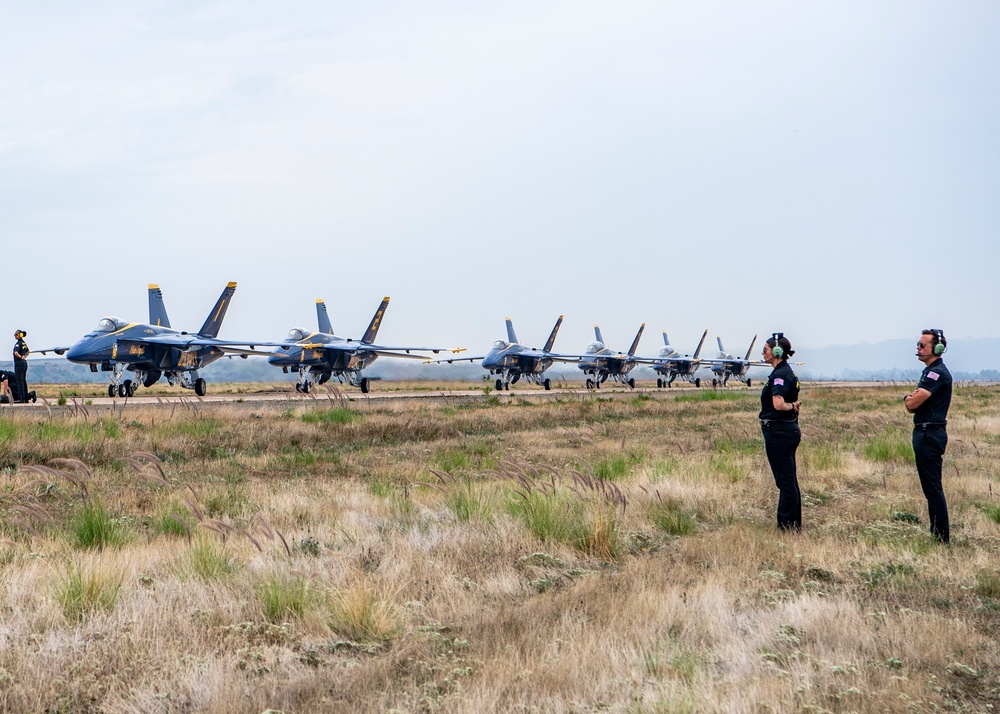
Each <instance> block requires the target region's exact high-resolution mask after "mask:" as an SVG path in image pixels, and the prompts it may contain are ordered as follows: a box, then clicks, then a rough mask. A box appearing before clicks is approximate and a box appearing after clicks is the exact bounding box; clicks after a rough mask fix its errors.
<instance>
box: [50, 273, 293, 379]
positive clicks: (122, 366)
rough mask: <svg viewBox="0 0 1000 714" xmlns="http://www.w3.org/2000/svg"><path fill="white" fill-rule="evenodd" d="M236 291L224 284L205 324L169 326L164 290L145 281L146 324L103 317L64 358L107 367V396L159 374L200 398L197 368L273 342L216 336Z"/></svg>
mask: <svg viewBox="0 0 1000 714" xmlns="http://www.w3.org/2000/svg"><path fill="white" fill-rule="evenodd" d="M235 292H236V283H229V284H228V285H227V286H226V289H225V290H223V291H222V295H220V296H219V300H218V301H217V302H216V303H215V307H213V308H212V311H211V312H210V313H209V314H208V317H207V318H206V320H205V324H203V325H202V326H201V328H200V329H199V330H198V331H197V332H195V333H189V332H179V331H177V330H173V329H171V328H170V320H169V318H168V317H167V311H166V308H165V307H164V305H163V293H162V292H161V291H160V288H159V286H157V285H150V286H149V324H148V325H146V324H142V323H137V322H126V321H125V320H122V319H121V318H118V317H105V318H103V319H101V321H100V322H99V323H98V324H97V327H96V328H94V330H93V331H92V332H88V333H87V334H86V335H84V336H83V337H82V338H81V339H80V340H79V341H78V342H77V343H76V344H75V345H73V346H72V347H70V348H69V349H68V351H67V352H66V359H68V360H69V361H70V362H76V363H79V364H89V365H90V369H91V371H92V372H97V371H99V370H100V371H102V372H110V373H111V374H110V375H109V376H110V378H111V384H110V385H108V396H109V397H113V396H115V395H116V394H117V395H118V396H120V397H130V396H132V395H133V394H135V390H136V385H137V383H141V384H142V385H143V386H144V387H151V386H153V384H155V383H156V382H157V381H158V380H159V379H160V377H161V376H165V377H166V378H167V381H168V382H169V383H170V385H171V386H173V385H174V384H180V386H181V387H183V388H185V389H193V390H194V393H195V394H197V395H198V396H199V397H203V396H205V392H206V391H207V386H206V383H205V380H204V379H202V378H201V377H200V376H199V375H198V370H199V369H201V368H202V367H204V366H206V365H208V364H211V363H212V362H214V361H216V360H217V359H219V358H220V357H223V356H224V355H240V356H241V357H247V356H249V355H260V356H265V357H266V356H267V354H268V353H267V352H257V351H255V350H254V347H255V346H272V345H276V344H278V343H275V342H234V341H230V340H220V339H218V337H217V335H218V334H219V328H220V327H222V320H223V318H225V316H226V310H227V309H228V307H229V303H230V301H231V299H232V297H233V293H235ZM126 371H128V372H132V373H133V374H134V375H135V379H134V380H133V379H125V380H122V377H123V376H124V375H125V372H126Z"/></svg>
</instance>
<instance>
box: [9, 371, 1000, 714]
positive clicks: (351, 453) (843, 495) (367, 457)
mask: <svg viewBox="0 0 1000 714" xmlns="http://www.w3.org/2000/svg"><path fill="white" fill-rule="evenodd" d="M896 391H898V390H892V389H877V388H867V389H819V388H814V389H807V390H806V391H805V392H804V396H805V408H804V411H803V417H802V419H803V432H804V442H803V446H802V449H801V450H800V458H799V465H800V482H801V486H802V489H803V492H804V495H805V508H804V514H803V515H804V531H803V532H802V533H801V534H798V535H792V534H780V533H778V532H777V531H776V530H775V529H774V527H773V509H774V504H775V501H776V492H775V489H774V485H773V481H772V479H771V475H770V472H769V470H768V468H767V464H766V460H765V459H764V456H763V449H762V444H761V442H760V437H759V431H758V428H757V424H756V419H755V412H756V407H755V404H756V396H755V394H754V393H750V392H741V391H738V390H730V392H729V393H728V394H727V396H726V398H725V399H721V400H715V401H703V400H699V399H697V398H696V399H687V400H686V399H675V395H672V394H668V393H664V392H660V393H654V395H653V398H652V399H645V398H643V397H641V396H638V397H637V395H636V394H624V395H615V396H609V395H603V394H602V395H600V398H580V397H576V396H565V397H559V396H558V395H555V396H553V395H545V399H544V400H543V401H538V402H535V401H530V400H524V399H516V398H515V399H511V400H510V402H509V403H507V401H506V400H505V401H504V403H502V404H494V403H491V402H490V401H489V399H488V397H486V396H485V395H483V394H473V395H471V396H470V397H469V398H467V399H465V400H462V399H458V398H451V399H448V400H444V401H440V402H433V403H426V402H422V403H412V402H390V403H385V404H383V403H376V402H374V401H372V402H369V401H365V400H358V401H353V402H350V403H349V404H348V405H347V407H346V410H347V412H346V413H344V412H343V410H344V407H343V406H342V405H341V406H338V405H336V404H334V403H331V402H321V401H317V402H316V403H311V402H296V403H288V404H276V405H273V406H267V405H253V406H249V405H224V406H223V405H218V406H209V405H197V406H181V407H169V406H168V407H156V408H154V407H141V406H137V405H130V406H129V407H128V408H126V409H125V410H124V411H118V412H114V413H112V412H111V410H98V409H91V410H90V411H89V413H83V412H81V411H79V410H76V411H72V412H69V413H64V412H54V413H53V414H52V415H51V416H50V415H48V414H47V413H41V414H40V413H31V414H29V413H26V412H18V411H13V410H10V411H4V412H3V414H2V415H0V466H2V467H3V468H4V474H5V479H6V481H5V485H4V489H3V491H2V507H3V520H2V522H0V539H2V540H0V574H2V586H0V606H2V612H3V613H4V616H3V618H2V620H0V621H2V624H3V628H2V632H3V636H4V642H5V647H4V648H3V649H2V650H0V708H2V709H3V710H4V711H45V710H56V711H111V712H119V711H121V712H126V711H128V712H131V711H246V712H259V711H262V710H264V709H267V708H272V709H277V710H284V711H317V710H328V711H335V710H374V711H380V710H387V709H396V710H400V711H592V710H600V709H609V710H612V711H636V712H639V711H650V712H657V711H662V712H675V711H680V712H683V711H689V712H705V711H709V712H713V711H718V712H760V711H815V712H819V711H829V712H848V711H856V712H882V711H899V712H904V711H906V712H909V711H942V710H944V711H969V712H973V711H975V712H979V711H988V710H989V708H990V707H991V706H992V707H997V706H1000V689H998V688H1000V679H998V666H1000V655H998V651H997V648H996V644H995V643H996V639H997V635H998V625H997V622H998V613H1000V600H998V595H997V593H1000V584H998V583H1000V566H998V565H997V563H998V562H1000V561H998V551H1000V524H998V523H997V522H996V521H995V520H994V519H993V518H992V517H990V515H989V513H990V509H991V508H994V509H995V508H996V507H997V506H998V505H1000V494H998V484H997V483H996V481H997V478H996V472H995V467H994V464H995V463H996V459H997V458H998V457H1000V417H998V416H997V414H998V412H1000V410H998V409H997V407H998V406H1000V390H998V389H996V388H984V387H975V386H963V387H961V388H959V389H958V390H957V391H956V396H955V402H954V405H953V412H952V419H951V421H950V426H949V433H950V435H951V439H952V441H951V444H950V445H949V451H948V454H947V456H946V469H947V471H946V484H945V488H946V492H947V495H948V498H949V505H950V509H951V513H952V519H953V543H952V545H951V546H950V547H942V546H939V545H937V544H935V543H934V542H933V541H932V540H931V539H930V538H929V536H928V535H927V534H926V532H925V529H926V513H925V506H924V502H923V498H922V496H921V494H920V490H919V485H918V483H917V480H916V475H915V473H914V469H913V467H912V465H911V464H909V463H907V462H905V461H901V460H899V459H896V458H893V457H892V453H891V448H890V449H889V450H888V451H887V452H886V453H887V454H888V455H887V456H886V457H885V458H881V457H878V458H873V456H872V455H873V454H877V453H881V452H878V451H877V450H872V448H871V447H870V444H871V443H872V442H873V440H878V439H882V440H885V439H889V440H890V441H891V440H892V439H898V438H900V437H899V436H898V434H899V433H902V434H904V437H905V434H906V422H907V419H906V415H905V414H903V413H901V411H902V410H901V408H900V407H899V403H898V402H899V400H898V396H897V394H896ZM337 410H341V411H337ZM894 434H895V436H894ZM890 447H891V444H890ZM866 454H867V455H866ZM150 455H152V456H150ZM57 459H64V460H63V461H57ZM67 459H68V460H67ZM37 467H47V468H48V470H46V468H37ZM434 472H438V474H439V475H437V476H436V475H435V473H434ZM597 473H604V474H606V475H608V477H609V478H612V479H613V482H610V483H606V482H603V481H594V479H593V477H594V475H595V474H597ZM518 475H520V476H518ZM526 479H527V480H526ZM588 483H593V484H597V485H596V486H594V487H589V486H587V484H588ZM609 494H611V495H610V496H609ZM614 494H620V496H621V498H620V499H619V498H618V496H617V495H614ZM529 497H530V498H533V497H543V498H550V499H552V503H553V504H555V505H556V506H557V508H556V510H555V511H553V513H554V514H555V515H556V516H558V515H559V514H561V513H572V514H576V515H575V518H576V519H577V521H579V523H577V524H576V525H578V526H584V528H583V529H582V532H584V533H588V534H589V536H587V537H583V538H581V537H577V536H566V537H557V536H556V535H555V531H552V532H551V535H546V534H548V533H550V532H549V531H539V532H538V533H541V535H536V532H533V531H532V529H531V528H530V527H529V525H528V524H527V522H526V521H525V520H524V518H523V517H522V515H521V512H520V511H519V510H518V505H517V504H519V503H520V504H522V505H523V504H524V503H525V502H526V501H525V499H526V498H529ZM93 498H99V499H100V501H101V503H102V504H103V506H104V508H105V511H106V513H107V516H108V517H109V518H110V519H112V520H114V521H115V523H116V525H117V526H118V527H121V528H124V529H127V531H128V533H129V536H130V537H129V538H128V539H127V540H126V541H125V543H124V545H122V546H120V547H117V548H114V549H105V550H104V551H103V552H100V553H97V552H94V551H91V550H83V549H80V548H78V547H77V546H75V545H73V542H72V540H70V539H69V538H67V535H66V533H67V528H68V526H69V524H70V522H71V519H72V517H73V515H74V514H75V513H77V512H78V511H79V510H80V508H81V506H82V505H83V504H85V503H87V502H88V499H93ZM677 514H683V515H685V517H689V518H690V519H691V521H692V522H693V524H694V526H693V527H691V528H679V529H677V528H674V527H673V526H672V525H670V524H671V521H670V520H669V519H670V518H676V517H678V515H677ZM914 517H916V519H917V520H918V521H920V522H913V521H914ZM664 519H666V520H664ZM665 523H666V525H665ZM179 524H183V525H179ZM573 532H577V533H579V532H581V531H579V530H578V531H573ZM74 569H75V571H74ZM74 572H76V573H78V574H81V575H84V576H87V577H86V578H83V582H85V583H89V584H90V585H91V586H92V587H96V586H99V585H100V584H101V583H102V582H107V583H109V585H110V586H112V587H113V586H115V584H116V583H117V582H118V579H119V578H120V582H121V584H120V588H118V589H117V591H116V593H115V594H116V597H115V598H114V599H108V600H104V601H101V600H100V599H99V598H98V597H97V596H96V595H95V596H93V597H94V598H96V599H95V600H94V602H95V603H96V604H95V605H94V606H92V607H87V608H83V609H80V610H76V609H67V608H66V607H65V604H64V600H63V599H62V598H61V597H60V593H62V592H64V591H65V587H66V585H67V582H68V578H69V577H70V576H72V575H73V574H74ZM88 578H89V579H88Z"/></svg>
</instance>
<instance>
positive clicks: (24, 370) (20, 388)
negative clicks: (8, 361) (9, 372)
mask: <svg viewBox="0 0 1000 714" xmlns="http://www.w3.org/2000/svg"><path fill="white" fill-rule="evenodd" d="M14 374H15V375H16V378H17V389H16V390H14V389H13V388H12V390H11V391H13V392H14V393H15V394H20V398H19V399H18V401H21V402H26V401H28V360H26V359H15V360H14Z"/></svg>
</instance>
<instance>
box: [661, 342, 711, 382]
mask: <svg viewBox="0 0 1000 714" xmlns="http://www.w3.org/2000/svg"><path fill="white" fill-rule="evenodd" d="M707 335H708V330H705V332H704V333H702V336H701V341H700V342H699V343H698V349H696V350H695V351H694V354H693V355H682V354H681V353H680V352H678V351H677V350H675V349H674V348H673V347H671V346H670V340H669V339H668V338H667V333H666V332H664V333H663V344H664V347H662V348H661V349H660V354H659V356H657V357H656V358H655V359H653V360H651V363H650V364H651V366H652V367H653V369H654V370H656V373H657V374H660V375H662V377H661V378H658V379H657V380H656V386H657V387H669V386H670V385H671V384H673V382H674V380H675V379H677V377H680V378H681V379H682V380H683V381H685V382H693V383H694V386H696V387H700V386H701V378H699V377H695V373H696V372H697V371H698V369H699V368H700V367H701V366H703V365H706V364H714V362H715V360H702V359H699V358H698V355H700V354H701V347H702V345H704V344H705V337H706V336H707Z"/></svg>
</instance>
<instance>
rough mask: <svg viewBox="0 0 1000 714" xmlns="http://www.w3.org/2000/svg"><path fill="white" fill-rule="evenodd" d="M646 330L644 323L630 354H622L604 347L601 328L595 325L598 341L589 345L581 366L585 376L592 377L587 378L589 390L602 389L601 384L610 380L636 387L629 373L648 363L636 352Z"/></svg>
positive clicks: (629, 351)
mask: <svg viewBox="0 0 1000 714" xmlns="http://www.w3.org/2000/svg"><path fill="white" fill-rule="evenodd" d="M644 329H646V323H642V325H640V326H639V331H638V332H637V333H636V334H635V339H634V340H632V346H631V347H630V348H629V350H628V353H627V354H622V353H621V352H615V351H614V350H610V349H608V348H607V347H605V346H604V337H603V336H602V335H601V328H600V327H598V326H597V325H594V336H595V337H596V338H597V340H596V341H595V342H591V343H590V344H589V345H587V356H586V359H583V360H581V361H580V365H579V367H580V369H582V370H583V373H584V374H586V375H590V376H588V377H587V389H594V388H595V387H596V388H597V389H600V387H601V384H603V383H604V382H606V381H607V380H608V378H610V379H611V380H612V381H615V382H621V383H622V384H626V385H628V386H629V387H633V388H634V387H635V379H633V378H632V377H629V376H628V373H629V372H631V371H632V368H633V367H635V366H636V365H638V364H642V363H643V362H644V361H648V360H643V359H642V358H641V357H636V356H635V351H636V349H638V347H639V339H640V338H641V337H642V331H643V330H644Z"/></svg>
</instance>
